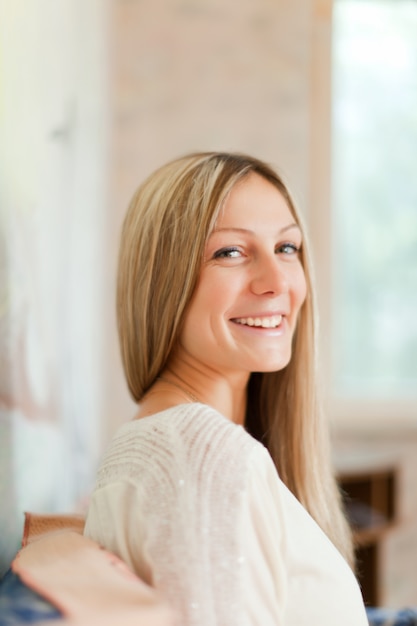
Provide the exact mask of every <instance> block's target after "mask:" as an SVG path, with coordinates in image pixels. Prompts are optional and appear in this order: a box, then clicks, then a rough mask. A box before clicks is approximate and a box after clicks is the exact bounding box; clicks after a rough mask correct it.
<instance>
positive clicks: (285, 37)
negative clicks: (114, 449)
mask: <svg viewBox="0 0 417 626" xmlns="http://www.w3.org/2000/svg"><path fill="white" fill-rule="evenodd" d="M330 9H331V2H329V1H318V0H316V1H314V0H291V2H275V1H272V0H245V1H242V0H159V1H157V2H155V1H154V0H142V1H139V0H130V1H129V2H120V1H119V2H116V1H115V2H113V3H112V15H111V16H110V24H111V27H110V28H111V33H110V39H111V43H110V46H111V53H110V57H111V77H110V93H111V99H112V100H111V110H112V142H111V143H112V145H111V163H110V187H111V189H110V215H111V224H110V229H109V242H108V250H109V259H110V264H111V267H110V273H109V277H110V280H109V283H108V302H109V304H108V307H107V312H106V315H107V316H108V318H107V326H108V333H107V338H108V350H109V358H108V361H107V363H108V384H107V385H106V389H107V390H108V398H107V401H106V403H105V406H106V418H107V424H108V431H107V433H106V434H105V437H107V436H109V435H110V433H111V432H112V431H113V430H114V428H115V427H116V426H117V425H118V424H119V423H120V422H121V421H123V420H125V419H126V418H128V417H129V416H130V415H131V414H132V411H133V410H134V407H133V405H132V404H131V403H130V402H129V400H128V397H127V392H126V388H125V384H124V381H123V378H122V375H121V369H120V361H119V355H118V347H117V339H116V336H115V332H114V328H115V320H114V313H113V311H114V307H113V291H112V289H113V284H114V283H113V281H114V273H115V260H114V259H115V256H116V248H117V238H118V233H119V230H120V225H121V221H122V218H123V214H124V212H125V210H126V205H127V203H128V200H129V198H130V196H131V195H132V193H133V191H134V189H135V187H136V186H137V185H138V183H139V182H140V181H141V180H142V179H143V178H144V176H146V175H147V174H148V173H149V172H151V171H152V170H153V169H154V168H155V167H157V166H159V165H161V164H162V163H163V162H164V161H166V160H168V159H170V158H172V157H175V156H177V155H179V154H182V153H184V152H186V151H190V150H206V149H214V150H236V151H247V152H249V153H252V154H254V155H256V156H259V157H260V158H263V159H265V160H267V161H269V162H271V163H272V164H273V165H275V166H276V167H278V168H279V170H280V171H281V172H282V173H283V175H284V177H285V178H286V180H287V181H288V182H289V184H290V187H291V188H292V189H293V191H294V194H295V197H296V199H297V200H298V201H299V203H300V205H301V208H302V210H303V211H304V213H306V214H308V213H310V212H311V210H312V208H313V205H314V203H316V202H318V203H320V204H322V205H323V203H325V202H327V198H328V194H327V187H326V185H324V187H323V186H321V185H320V184H317V182H318V181H317V175H319V176H320V177H321V178H324V179H325V182H327V181H328V176H327V167H328V141H329V131H328V126H329V123H330V122H329V116H328V109H329V102H328V98H329V94H328V81H329V74H328V71H327V70H328V64H329V37H330ZM319 111H320V113H319Z"/></svg>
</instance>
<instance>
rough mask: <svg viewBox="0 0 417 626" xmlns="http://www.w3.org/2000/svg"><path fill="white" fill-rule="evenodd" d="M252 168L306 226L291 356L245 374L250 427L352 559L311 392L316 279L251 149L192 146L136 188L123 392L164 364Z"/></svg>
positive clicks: (135, 391)
mask: <svg viewBox="0 0 417 626" xmlns="http://www.w3.org/2000/svg"><path fill="white" fill-rule="evenodd" d="M251 172H253V173H257V174H259V175H260V176H262V177H263V178H265V179H266V180H268V181H269V182H270V183H271V184H273V185H274V186H275V187H276V188H277V189H278V190H279V191H280V193H281V194H282V195H283V196H284V198H285V199H286V201H287V203H288V207H289V209H290V211H291V212H292V214H293V216H294V219H295V220H296V222H297V223H298V224H299V226H300V228H301V229H302V231H303V232H304V243H303V247H302V250H301V263H302V265H303V268H304V272H305V277H306V282H307V297H306V300H305V302H304V304H303V306H302V308H301V311H300V313H299V319H298V324H297V329H296V331H295V334H294V338H293V353H292V358H291V361H290V363H289V364H288V365H287V367H285V368H284V369H283V370H280V371H278V372H273V373H255V374H252V375H251V378H250V381H249V386H248V408H247V419H246V427H247V429H248V430H249V432H251V434H252V435H253V436H254V437H256V438H257V439H259V440H260V441H262V442H263V443H264V444H265V446H266V447H267V448H268V450H269V452H270V454H271V456H272V458H273V460H274V463H275V465H276V467H277V470H278V472H279V475H280V477H281V478H282V480H283V481H284V483H285V484H286V485H287V487H288V488H289V489H290V490H291V491H292V492H293V493H294V495H295V496H296V497H297V498H298V500H299V501H300V502H301V503H302V504H303V505H304V506H305V508H306V509H307V510H308V511H309V513H310V514H311V516H312V517H313V518H314V519H315V520H316V521H317V523H318V524H319V525H320V526H321V528H322V529H323V530H324V531H325V532H326V534H327V535H328V536H329V537H330V539H332V541H333V542H334V544H335V545H336V546H337V547H338V548H339V550H340V551H341V552H342V553H343V554H344V555H345V557H346V558H347V559H348V561H349V562H350V563H351V564H353V549H352V540H351V534H350V530H349V527H348V524H347V522H346V519H345V517H344V515H343V512H342V507H341V498H340V493H339V490H338V487H337V485H336V481H335V479H334V476H333V472H332V468H331V463H330V454H329V443H328V429H327V427H326V425H325V424H324V420H323V415H322V412H321V409H320V406H319V403H318V400H317V381H316V362H315V355H316V345H315V342H316V340H315V321H314V303H313V298H312V293H313V290H312V277H311V271H310V261H309V258H308V252H307V245H306V242H305V229H304V227H303V224H302V220H301V219H300V216H299V215H298V212H297V210H296V207H295V205H294V202H293V201H292V199H291V196H290V193H289V191H288V189H287V187H286V186H285V184H284V182H283V181H282V180H281V178H280V177H279V176H278V175H277V173H276V172H275V171H273V170H272V169H271V168H270V167H269V166H268V165H266V164H265V163H263V162H262V161H259V160H258V159H255V158H253V157H249V156H247V155H242V154H229V153H214V152H207V153H195V154H190V155H187V156H184V157H182V158H179V159H177V160H175V161H172V162H170V163H168V164H167V165H165V166H163V167H161V168H160V169H158V170H157V171H156V172H154V173H153V174H151V176H149V177H148V178H147V180H145V182H144V183H143V184H142V185H141V186H140V187H139V189H138V190H137V191H136V193H135V195H134V197H133V199H132V201H131V203H130V206H129V209H128V212H127V215H126V218H125V221H124V225H123V230H122V237H121V246H120V256H119V272H118V286H117V312H118V328H119V338H120V346H121V353H122V360H123V365H124V370H125V374H126V379H127V383H128V386H129V390H130V392H131V394H132V396H133V398H134V399H135V400H136V401H138V402H139V401H140V399H141V398H142V397H143V395H144V394H145V393H146V391H147V390H148V389H149V388H150V387H151V386H152V384H153V383H154V382H155V379H156V378H157V377H158V375H159V374H160V372H161V371H162V370H163V368H164V366H165V365H166V363H167V360H168V358H169V356H170V354H171V351H172V349H173V347H174V346H175V343H176V341H177V339H178V337H179V334H180V332H181V324H182V320H183V318H184V312H185V310H186V308H187V305H188V303H189V302H190V300H191V296H192V294H193V291H194V288H195V286H196V283H197V279H198V275H199V271H200V267H201V263H202V259H203V254H204V247H205V244H206V241H207V238H208V236H209V234H210V232H211V230H212V228H213V226H214V223H215V220H216V218H217V215H218V213H219V210H220V209H221V207H222V205H223V203H224V201H225V199H226V197H227V195H228V193H229V192H230V190H231V189H232V187H233V186H234V185H235V184H236V182H237V181H238V180H241V179H242V178H244V177H245V176H248V175H249V174H250V173H251Z"/></svg>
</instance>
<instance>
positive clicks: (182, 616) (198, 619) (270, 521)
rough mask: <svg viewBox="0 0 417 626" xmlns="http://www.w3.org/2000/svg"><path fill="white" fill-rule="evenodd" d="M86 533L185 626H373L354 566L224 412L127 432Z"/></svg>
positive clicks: (159, 418)
mask: <svg viewBox="0 0 417 626" xmlns="http://www.w3.org/2000/svg"><path fill="white" fill-rule="evenodd" d="M85 533H86V534H87V535H88V536H89V537H91V538H92V539H94V540H96V541H98V542H99V543H101V544H102V545H103V546H105V547H106V548H107V549H108V550H111V551H113V552H115V553H116V554H118V556H120V557H121V558H122V559H123V560H124V561H126V562H127V563H128V565H129V566H130V567H131V568H132V569H133V570H134V571H135V572H136V573H137V574H138V575H139V576H140V577H141V578H142V579H144V580H145V581H146V582H148V583H149V584H152V585H154V586H155V587H156V588H157V589H159V590H160V592H161V593H162V595H163V596H165V598H166V599H167V600H168V601H169V602H170V603H171V605H172V606H173V607H174V608H175V609H176V612H177V614H178V624H179V625H180V626H235V625H236V626H249V625H250V626H253V625H255V624H256V625H258V624H259V625H260V626H273V625H274V626H305V625H307V624H308V625H311V626H335V625H336V624H337V625H338V626H366V625H367V624H368V622H367V619H366V616H365V610H364V607H363V603H362V600H361V596H360V591H359V588H358V585H357V583H356V580H355V578H354V576H353V574H352V572H351V570H350V569H349V567H348V565H347V564H346V562H345V561H344V559H343V558H342V557H341V555H340V554H339V552H338V551H337V550H336V549H335V548H334V546H333V545H332V544H331V542H330V541H329V540H328V538H327V537H326V536H325V535H324V533H323V532H322V531H321V530H320V528H319V527H318V526H317V524H316V523H315V522H314V521H313V519H312V518H311V517H310V516H309V515H308V513H307V512H306V511H305V509H304V508H303V507H302V506H301V505H300V504H299V502H298V501H297V500H296V498H294V496H293V495H292V494H291V493H290V492H289V491H288V489H287V488H286V487H285V485H284V484H283V483H282V481H281V480H280V478H279V476H278V474H277V471H276V469H275V466H274V464H273V462H272V459H271V457H270V456H269V453H268V452H267V450H266V449H265V448H264V447H263V446H262V445H261V444H260V443H258V442H257V441H255V440H254V439H253V438H252V437H251V436H250V435H249V434H248V433H247V432H246V431H245V430H244V429H243V428H242V427H240V426H237V425H235V424H233V423H232V422H230V421H229V420H228V419H226V418H225V417H223V416H222V415H220V414H219V413H217V412H216V411H215V410H213V409H212V408H210V407H208V406H205V405H201V404H184V405H180V406H177V407H174V408H172V409H168V410H166V411H162V412H161V413H158V414H156V415H152V416H150V417H146V418H142V419H139V420H135V421H132V422H130V423H128V424H125V425H124V426H123V427H122V428H121V430H120V431H119V433H118V434H117V436H116V438H115V439H114V441H113V443H112V445H111V447H110V449H109V451H108V452H107V454H106V456H105V458H104V461H103V464H102V466H101V469H100V470H99V474H98V479H97V485H96V489H95V491H94V493H93V496H92V499H91V504H90V508H89V511H88V516H87V523H86V529H85Z"/></svg>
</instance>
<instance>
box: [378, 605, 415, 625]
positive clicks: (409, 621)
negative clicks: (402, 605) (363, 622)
mask: <svg viewBox="0 0 417 626" xmlns="http://www.w3.org/2000/svg"><path fill="white" fill-rule="evenodd" d="M366 613H367V615H368V621H369V626H417V608H414V609H397V610H395V609H377V608H367V609H366Z"/></svg>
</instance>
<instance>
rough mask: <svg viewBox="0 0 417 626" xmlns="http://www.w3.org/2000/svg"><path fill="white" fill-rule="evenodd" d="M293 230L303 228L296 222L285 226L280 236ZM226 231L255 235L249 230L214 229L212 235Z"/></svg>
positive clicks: (280, 231) (279, 232)
mask: <svg viewBox="0 0 417 626" xmlns="http://www.w3.org/2000/svg"><path fill="white" fill-rule="evenodd" d="M292 228H296V229H297V230H299V231H300V232H301V228H300V227H299V225H298V224H296V223H295V222H294V223H293V224H288V226H284V227H283V228H281V230H279V231H278V235H283V234H284V233H286V232H287V231H288V230H291V229H292ZM226 231H227V232H237V233H249V234H250V235H254V234H255V233H254V231H253V230H250V229H248V228H214V229H213V230H212V232H211V234H212V235H214V233H221V232H226Z"/></svg>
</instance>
